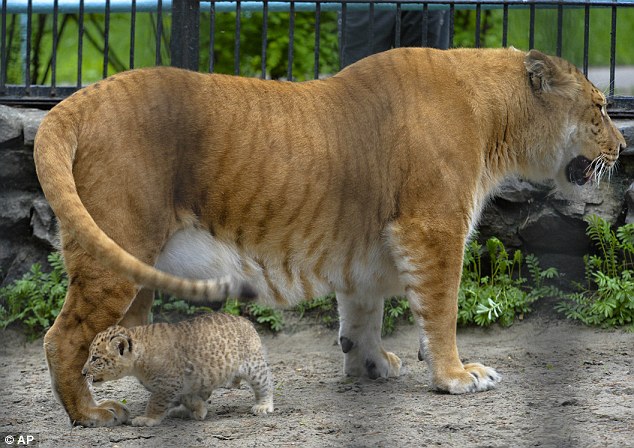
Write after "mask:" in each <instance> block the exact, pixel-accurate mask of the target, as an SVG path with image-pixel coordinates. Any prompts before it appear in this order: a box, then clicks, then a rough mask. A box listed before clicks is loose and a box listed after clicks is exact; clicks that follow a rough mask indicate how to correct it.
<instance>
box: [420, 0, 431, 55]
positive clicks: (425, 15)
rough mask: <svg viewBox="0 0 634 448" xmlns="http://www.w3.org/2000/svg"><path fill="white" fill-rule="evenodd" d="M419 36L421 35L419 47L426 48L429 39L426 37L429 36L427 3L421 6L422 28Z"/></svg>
mask: <svg viewBox="0 0 634 448" xmlns="http://www.w3.org/2000/svg"><path fill="white" fill-rule="evenodd" d="M421 34H422V41H421V46H423V47H426V46H427V45H429V37H428V36H427V35H428V34H429V4H428V3H424V4H423V28H422V31H421Z"/></svg>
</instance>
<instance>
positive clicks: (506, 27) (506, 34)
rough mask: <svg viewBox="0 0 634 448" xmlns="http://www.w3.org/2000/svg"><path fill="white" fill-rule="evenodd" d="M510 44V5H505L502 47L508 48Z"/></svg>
mask: <svg viewBox="0 0 634 448" xmlns="http://www.w3.org/2000/svg"><path fill="white" fill-rule="evenodd" d="M508 43H509V4H508V3H504V7H503V13H502V46H503V47H506V46H507V45H508Z"/></svg>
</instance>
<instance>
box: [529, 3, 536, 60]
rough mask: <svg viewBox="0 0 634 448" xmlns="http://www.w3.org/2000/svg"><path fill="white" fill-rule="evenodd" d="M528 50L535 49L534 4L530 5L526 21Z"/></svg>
mask: <svg viewBox="0 0 634 448" xmlns="http://www.w3.org/2000/svg"><path fill="white" fill-rule="evenodd" d="M528 48H529V49H533V48H535V3H531V6H530V17H529V19H528Z"/></svg>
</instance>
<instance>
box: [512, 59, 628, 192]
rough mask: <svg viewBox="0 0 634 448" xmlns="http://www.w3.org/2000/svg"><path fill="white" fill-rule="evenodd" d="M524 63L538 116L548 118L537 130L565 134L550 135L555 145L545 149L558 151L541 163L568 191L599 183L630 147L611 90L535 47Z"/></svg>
mask: <svg viewBox="0 0 634 448" xmlns="http://www.w3.org/2000/svg"><path fill="white" fill-rule="evenodd" d="M524 65H525V67H526V71H527V74H528V81H529V82H528V84H529V85H530V89H531V90H532V92H531V93H530V94H531V95H532V96H533V97H534V99H535V101H534V102H533V104H536V105H537V107H538V108H539V109H540V110H539V111H537V112H536V115H537V121H538V122H539V121H541V120H539V118H543V121H541V122H542V123H545V122H546V123H548V124H546V125H543V128H538V129H535V131H536V132H538V133H539V132H543V135H546V136H548V134H549V133H555V134H559V135H554V136H550V137H552V138H553V142H554V143H555V145H554V146H555V147H550V148H545V147H542V148H539V152H542V151H546V152H548V151H552V152H551V153H550V156H549V157H548V156H546V157H545V154H544V153H543V152H542V153H541V154H540V155H539V158H540V159H541V160H542V161H543V162H545V163H546V164H547V165H549V166H544V165H543V163H542V164H537V165H539V169H541V170H542V174H547V177H551V178H554V179H555V181H556V182H557V184H558V185H559V186H560V187H561V188H562V189H564V190H567V189H569V188H570V185H584V184H586V183H587V182H589V181H594V182H596V183H598V182H599V181H600V180H601V178H602V176H603V175H604V174H606V173H608V174H609V173H610V172H611V170H612V168H613V167H614V165H615V163H616V160H617V158H618V156H619V153H620V152H621V151H622V150H623V149H625V139H624V138H623V136H622V135H621V133H620V132H619V130H618V129H617V128H616V127H615V126H614V124H613V123H612V120H611V119H610V117H609V116H608V114H607V112H606V99H605V95H603V93H601V92H600V91H599V90H598V89H597V88H596V87H594V86H593V85H592V83H591V82H590V81H588V80H587V79H586V77H585V76H584V75H583V74H582V73H581V72H580V71H579V70H577V68H576V67H575V66H573V65H572V64H570V63H568V62H566V61H565V60H563V59H560V58H556V57H551V56H547V55H545V54H543V53H540V52H539V51H536V50H531V51H529V52H528V53H527V54H526V56H525V59H524ZM539 115H542V116H541V117H540V116H539ZM543 135H542V136H539V135H537V136H535V137H536V139H540V138H543ZM529 177H533V176H529Z"/></svg>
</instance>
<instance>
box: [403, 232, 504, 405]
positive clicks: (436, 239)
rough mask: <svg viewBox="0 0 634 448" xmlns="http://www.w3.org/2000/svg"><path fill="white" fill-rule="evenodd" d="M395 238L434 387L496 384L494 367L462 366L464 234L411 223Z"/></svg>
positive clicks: (452, 389) (453, 389) (461, 389)
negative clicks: (459, 339) (459, 330)
mask: <svg viewBox="0 0 634 448" xmlns="http://www.w3.org/2000/svg"><path fill="white" fill-rule="evenodd" d="M412 228H415V229H416V230H417V231H416V232H414V231H411V230H412ZM397 235H398V234H397ZM396 241H398V243H397V249H396V253H397V263H398V265H399V272H400V276H401V280H402V282H403V283H404V285H405V290H406V291H407V298H408V300H409V303H410V308H411V311H412V314H413V315H414V318H415V319H416V321H417V322H418V324H419V326H420V334H421V342H420V348H419V358H421V359H424V360H426V361H427V363H428V365H429V367H430V370H431V373H432V384H433V386H434V387H435V388H437V389H439V390H442V391H446V392H449V393H452V394H462V393H466V392H480V391H485V390H488V389H491V388H493V387H495V385H496V383H497V382H498V381H500V375H499V374H498V373H497V372H496V371H495V370H494V369H492V368H490V367H486V366H483V365H482V364H477V363H472V364H465V365H463V364H462V362H461V361H460V358H459V356H458V348H457V346H456V322H457V314H458V288H459V286H460V276H461V272H462V258H463V250H464V239H462V238H457V237H456V234H455V233H452V232H451V231H443V230H435V229H426V228H424V227H422V226H420V227H415V226H410V232H408V233H407V234H403V233H401V234H400V235H398V238H396Z"/></svg>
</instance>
